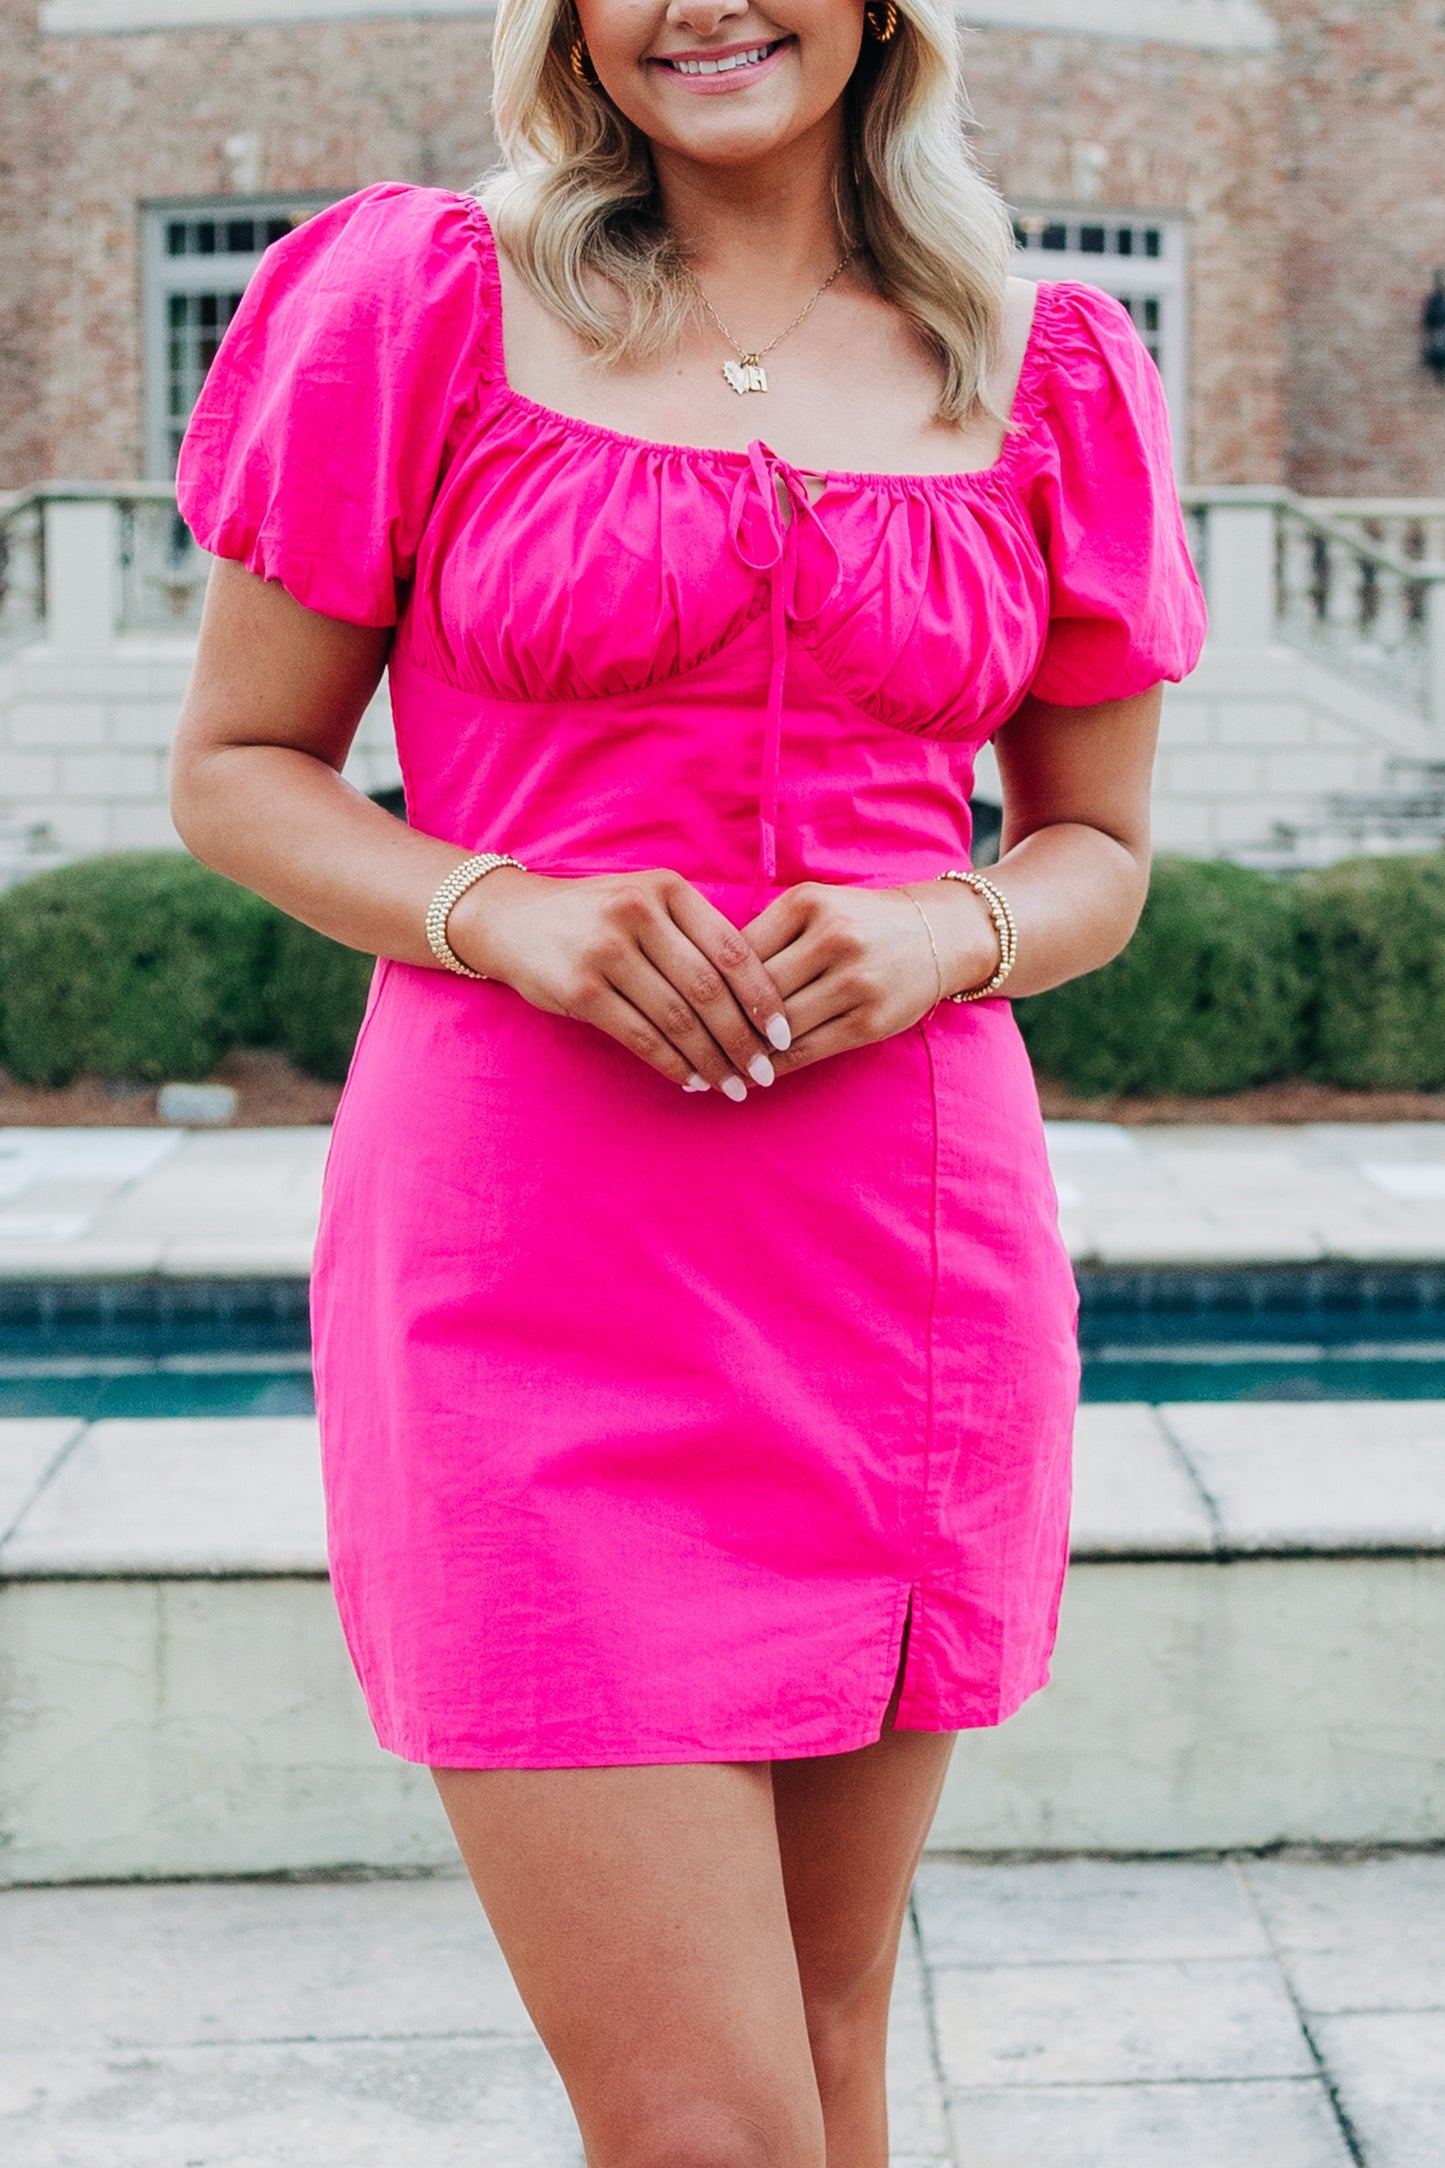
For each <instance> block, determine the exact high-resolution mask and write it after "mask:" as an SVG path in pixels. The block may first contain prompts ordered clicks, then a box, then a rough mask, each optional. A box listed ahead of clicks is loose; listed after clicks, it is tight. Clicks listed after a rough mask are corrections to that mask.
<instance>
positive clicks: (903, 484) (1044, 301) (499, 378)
mask: <svg viewBox="0 0 1445 2168" xmlns="http://www.w3.org/2000/svg"><path fill="white" fill-rule="evenodd" d="M465 200H466V202H467V204H468V206H469V207H470V209H471V210H472V212H473V214H474V215H473V219H472V224H473V227H474V230H475V231H476V232H477V233H478V235H479V237H480V239H481V241H482V244H483V245H482V247H481V248H480V250H479V252H478V253H479V255H480V257H481V260H482V266H483V269H484V271H485V273H486V277H487V280H488V283H489V285H490V286H491V289H492V311H491V326H490V334H491V346H492V353H493V361H494V365H495V366H494V381H495V383H496V386H497V389H498V391H499V393H500V395H501V396H502V398H503V399H505V400H506V401H507V403H508V405H510V406H513V407H519V408H521V409H522V410H523V411H524V412H525V413H529V414H533V415H535V416H536V417H537V419H538V420H539V421H545V422H549V423H551V424H552V425H553V427H555V428H560V429H562V430H566V431H569V432H572V433H575V434H577V435H579V436H586V437H593V438H596V439H599V440H600V441H602V442H603V443H610V444H617V445H621V446H623V447H624V448H625V449H626V450H629V451H634V452H646V453H649V454H651V455H653V456H655V457H658V458H668V459H683V460H704V461H718V462H721V463H722V464H723V465H724V466H727V467H730V468H733V469H738V468H742V467H745V466H746V465H747V464H748V458H749V455H748V453H747V452H746V451H740V452H739V451H733V450H731V449H730V448H729V447H728V446H727V445H722V444H673V443H668V442H667V441H666V440H664V439H663V438H660V437H639V436H634V435H632V434H631V433H630V432H629V431H627V430H625V429H613V428H610V427H609V426H608V424H607V423H606V422H590V421H587V420H585V419H584V417H583V416H582V415H580V414H564V413H563V412H562V411H561V409H560V407H550V406H546V405H544V404H543V403H542V401H541V400H539V399H533V398H530V397H529V396H528V394H527V393H526V392H523V391H518V390H517V388H516V386H515V385H514V384H513V383H512V381H511V378H510V377H509V376H508V374H507V340H506V319H505V308H504V300H503V294H502V272H501V262H500V252H499V250H498V247H497V239H496V235H495V233H494V232H493V231H492V222H491V219H490V217H489V216H488V214H487V209H486V206H485V205H484V204H483V202H482V201H481V198H480V197H479V196H468V197H467V198H466V199H465ZM1036 284H1037V295H1036V298H1035V301H1034V308H1033V315H1032V317H1031V319H1030V322H1029V332H1028V337H1027V339H1026V340H1025V342H1024V352H1023V359H1022V361H1021V363H1020V365H1019V373H1018V380H1017V382H1016V384H1015V385H1014V395H1013V400H1012V403H1011V404H1010V407H1009V411H1008V419H1007V422H1006V424H1005V435H1004V441H1003V445H1002V447H1001V448H1000V450H999V452H998V455H997V457H996V458H994V459H992V460H991V461H990V462H989V464H988V465H987V466H986V467H961V468H959V469H958V470H957V471H949V470H946V469H945V470H944V471H942V472H940V473H936V474H911V473H901V472H900V473H889V472H881V473H867V472H864V471H862V470H860V469H854V468H848V467H799V466H795V465H794V463H793V462H792V461H791V460H788V459H783V458H781V457H779V455H778V454H777V453H775V452H774V451H772V449H771V447H769V446H767V445H766V443H764V449H765V450H766V451H767V453H768V457H769V459H770V460H772V461H773V462H774V463H775V464H776V465H777V466H778V467H780V468H783V469H784V470H786V471H787V472H789V473H792V474H796V475H797V476H798V477H799V479H800V480H802V481H805V482H806V481H818V482H821V483H822V484H823V488H822V489H821V490H820V491H819V493H818V496H817V497H816V498H814V499H813V501H814V502H815V503H818V502H821V500H822V498H823V497H824V496H826V495H827V493H828V490H829V489H830V488H831V487H832V486H833V485H834V484H843V485H848V484H851V485H852V486H854V487H855V488H878V489H893V490H899V489H905V490H918V489H924V488H927V487H929V486H931V485H933V484H939V485H941V486H943V487H945V488H948V489H957V488H960V487H965V488H966V487H974V488H980V487H981V488H988V487H990V486H996V485H997V484H998V483H999V482H1001V481H1006V480H1007V479H1008V478H1009V476H1010V475H1011V472H1012V468H1013V463H1014V459H1015V457H1016V455H1017V453H1018V451H1019V449H1020V447H1021V446H1022V445H1023V444H1024V443H1025V442H1026V441H1027V438H1028V435H1029V424H1030V422H1031V421H1032V419H1033V411H1034V409H1033V392H1034V379H1035V377H1036V376H1037V374H1038V373H1039V371H1040V370H1041V368H1042V366H1043V362H1044V358H1045V351H1044V350H1045V346H1046V343H1047V342H1046V340H1045V337H1044V330H1045V321H1046V318H1047V315H1048V311H1049V309H1050V307H1051V306H1052V303H1053V297H1054V291H1055V287H1056V284H1057V282H1056V281H1054V280H1051V279H1039V280H1038V281H1037V282H1036ZM759 441H760V442H762V441H763V440H761V439H760V440H759Z"/></svg>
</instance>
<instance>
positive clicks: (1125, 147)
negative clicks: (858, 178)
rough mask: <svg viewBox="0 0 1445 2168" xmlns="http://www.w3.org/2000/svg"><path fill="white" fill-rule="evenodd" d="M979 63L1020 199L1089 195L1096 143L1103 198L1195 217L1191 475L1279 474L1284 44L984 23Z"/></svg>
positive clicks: (987, 139) (996, 158) (974, 94)
mask: <svg viewBox="0 0 1445 2168" xmlns="http://www.w3.org/2000/svg"><path fill="white" fill-rule="evenodd" d="M965 66H966V70H967V77H968V85H969V91H970V95H971V98H972V102H973V106H974V111H975V113H976V115H977V118H978V121H979V124H980V136H979V143H980V148H981V150H982V152H983V156H984V160H985V163H986V164H987V165H988V166H989V168H990V170H991V171H992V172H993V173H994V175H995V178H996V179H997V180H998V181H999V182H1000V184H1001V186H1002V187H1003V190H1004V192H1005V194H1006V195H1007V196H1008V197H1009V198H1010V200H1011V201H1014V202H1025V201H1029V200H1032V201H1035V202H1043V203H1050V204H1054V203H1057V204H1059V205H1060V206H1064V205H1067V204H1069V203H1070V202H1073V201H1078V200H1079V198H1078V196H1077V193H1076V189H1077V180H1076V170H1075V169H1076V166H1077V165H1078V164H1079V163H1080V159H1079V157H1078V155H1077V154H1078V153H1079V152H1081V151H1082V152H1083V153H1084V162H1085V163H1086V164H1087V165H1088V167H1089V168H1090V170H1091V177H1092V179H1093V185H1094V186H1095V187H1097V190H1098V195H1097V201H1098V202H1099V203H1100V204H1101V205H1106V206H1108V207H1110V208H1112V209H1118V210H1131V209H1138V210H1141V211H1152V212H1155V213H1158V214H1160V215H1172V216H1176V217H1182V218H1184V219H1185V220H1186V221H1187V231H1188V246H1189V261H1190V292H1189V305H1190V317H1191V346H1192V364H1191V378H1192V381H1191V385H1190V447H1189V459H1188V463H1187V464H1188V468H1189V472H1190V475H1191V477H1192V478H1193V479H1194V480H1195V481H1199V482H1272V481H1277V480H1279V479H1280V478H1281V468H1282V461H1283V457H1284V443H1283V416H1284V409H1283V384H1282V370H1283V362H1284V342H1283V337H1282V332H1281V325H1280V314H1281V301H1280V263H1279V228H1280V189H1279V170H1278V151H1277V143H1278V93H1277V88H1276V83H1275V74H1274V64H1273V58H1272V56H1271V55H1269V54H1267V53H1231V52H1217V51H1216V52H1201V51H1197V50H1194V49H1191V48H1190V47H1188V46H1182V45H1164V44H1150V43H1146V42H1143V41H1139V42H1136V41H1134V40H1127V39H1121V38H1086V37H1077V36H1064V35H1057V34H1054V33H1044V32H1024V31H1013V30H979V31H975V32H973V33H972V34H971V35H970V36H969V37H968V39H967V43H966V45H965ZM1095 147H1097V152H1100V153H1102V158H1098V157H1097V156H1096V154H1095Z"/></svg>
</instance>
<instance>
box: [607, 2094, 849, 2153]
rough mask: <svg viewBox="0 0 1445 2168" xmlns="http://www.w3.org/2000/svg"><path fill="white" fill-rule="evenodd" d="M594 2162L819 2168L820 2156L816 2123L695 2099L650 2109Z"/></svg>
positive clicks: (819, 2131) (779, 2111) (780, 2111)
mask: <svg viewBox="0 0 1445 2168" xmlns="http://www.w3.org/2000/svg"><path fill="white" fill-rule="evenodd" d="M592 2158H593V2153H592V2149H591V2147H590V2146H589V2149H588V2159H589V2160H591V2159H592ZM596 2158H597V2162H598V2168H604V2164H605V2168H823V2159H824V2154H823V2137H822V2128H821V2121H819V2122H818V2124H817V2126H816V2128H815V2127H813V2126H812V2125H811V2124H810V2121H809V2119H808V2118H806V2117H805V2116H802V2115H799V2114H793V2113H789V2112H788V2111H787V2110H786V2109H781V2108H780V2109H776V2110H772V2111H769V2110H768V2109H767V2108H757V2109H752V2110H749V2109H746V2108H743V2107H735V2106H732V2105H730V2104H728V2103H726V2102H723V2101H716V2100H708V2099H704V2098H697V2099H691V2100H678V2101H673V2102H670V2103H668V2104H667V2105H665V2106H658V2107H655V2108H653V2109H652V2110H651V2111H650V2112H649V2113H647V2114H645V2115H644V2116H642V2117H641V2118H639V2119H638V2120H637V2121H635V2122H634V2123H633V2124H632V2126H631V2127H630V2128H629V2129H628V2130H626V2131H616V2132H614V2133H613V2134H612V2137H611V2141H610V2142H606V2143H604V2144H603V2145H602V2146H601V2148H600V2149H599V2150H598V2151H597V2154H596Z"/></svg>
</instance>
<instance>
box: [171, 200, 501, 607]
mask: <svg viewBox="0 0 1445 2168" xmlns="http://www.w3.org/2000/svg"><path fill="white" fill-rule="evenodd" d="M476 214H477V207H476V205H475V204H474V203H472V202H471V201H470V199H468V198H466V197H462V196H452V195H448V194H446V193H444V192H443V191H441V190H439V189H426V188H407V187H401V186H385V187H379V188H368V189H366V190H364V191H363V192H362V193H361V194H360V195H358V196H352V197H350V198H348V199H347V201H345V202H344V203H338V204H334V205H332V206H331V208H330V209H328V210H325V211H321V212H318V213H317V215H316V216H315V217H314V218H311V219H308V220H307V222H306V224H305V225H303V226H299V227H297V229H296V230H295V232H294V233H291V234H288V235H287V236H286V237H285V238H284V239H282V240H280V241H277V242H275V243H274V244H273V245H272V246H271V247H270V248H269V249H268V250H267V251H266V254H265V256H264V257H263V258H262V260H261V263H260V266H259V267H258V269H257V271H256V274H255V276H254V278H253V279H252V281H251V284H250V285H249V287H248V288H247V289H246V293H245V296H244V298H243V299H242V302H241V305H240V308H239V309H238V311H237V313H236V315H235V317H234V319H233V320H232V322H231V325H230V327H229V329H228V330H227V332H226V335H225V337H224V338H223V339H222V341H221V345H220V349H219V351H218V352H217V355H216V358H215V360H214V362H213V363H212V365H211V370H210V373H209V375H208V376H207V378H206V381H205V385H204V387H203V388H202V391H201V396H200V399H199V401H198V402H197V405H196V409H195V413H194V414H193V416H192V418H191V423H190V427H189V429H188V430H187V432H186V439H185V443H184V444H183V446H182V448H181V459H180V469H179V473H178V477H177V493H178V499H179V504H180V509H181V513H182V516H183V517H184V519H185V521H186V523H187V525H188V526H189V527H190V529H191V532H192V534H194V536H195V538H196V540H197V541H198V542H199V543H200V545H201V547H202V548H203V549H207V550H210V551H211V552H212V553H213V554H214V555H216V556H218V557H227V558H232V559H234V560H235V561H236V562H237V563H238V564H243V565H245V566H246V567H247V569H248V570H249V571H252V572H255V573H258V574H259V575H260V576H261V578H262V579H267V580H279V581H280V583H281V585H282V586H283V587H285V588H286V589H287V591H288V593H290V594H291V595H293V596H294V597H295V599H296V600H297V601H298V602H301V603H304V604H305V606H306V607H307V608H308V609H311V610H318V611H320V612H321V613H322V614H323V615H325V616H327V617H339V618H344V619H346V620H347V621H348V622H350V623H351V624H355V625H391V624H395V622H396V620H397V617H398V615H399V612H400V608H401V603H402V596H401V594H400V593H399V590H401V589H403V588H404V586H405V584H406V582H407V581H409V580H410V579H411V577H412V574H413V571H414V569H415V564H416V552H417V545H418V542H419V540H420V537H421V533H422V530H423V528H424V527H425V525H426V521H427V517H428V514H429V512H430V509H431V505H432V501H433V498H434V496H435V494H436V490H437V486H438V483H439V481H440V478H441V474H442V471H443V467H444V462H445V458H446V451H447V441H448V437H449V435H450V433H451V432H452V430H453V428H454V426H455V424H456V422H457V419H458V416H459V413H460V411H461V410H462V409H463V407H465V405H466V404H467V402H468V401H469V399H471V398H472V397H473V396H474V394H475V391H476V387H477V384H478V381H479V373H480V372H481V371H482V369H483V368H484V365H485V360H486V356H487V353H488V343H487V337H486V329H487V325H488V322H489V321H490V303H491V296H490V293H489V291H488V287H487V280H486V267H485V262H484V259H483V256H482V252H481V251H480V249H479V248H478V245H477V238H476V232H475V227H474V219H475V217H476Z"/></svg>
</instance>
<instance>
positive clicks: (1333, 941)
mask: <svg viewBox="0 0 1445 2168" xmlns="http://www.w3.org/2000/svg"><path fill="white" fill-rule="evenodd" d="M1299 906H1300V917H1301V928H1300V937H1301V942H1302V944H1303V950H1304V957H1305V962H1306V967H1307V969H1308V971H1309V975H1310V978H1311V981H1312V999H1311V1003H1310V1014H1309V1019H1308V1022H1309V1044H1308V1060H1307V1067H1308V1070H1309V1073H1310V1075H1311V1076H1314V1077H1317V1078H1319V1079H1320V1081H1321V1082H1323V1083H1329V1084H1341V1085H1345V1086H1349V1087H1353V1088H1354V1089H1356V1090H1359V1091H1435V1090H1438V1089H1439V1088H1440V1087H1441V1086H1442V1085H1445V858H1442V857H1441V856H1439V855H1438V854H1432V855H1431V856H1430V857H1428V858H1427V857H1419V858H1415V857H1402V858H1351V859H1346V860H1345V861H1344V862H1343V863H1341V864H1340V865H1336V866H1329V867H1327V868H1325V870H1324V871H1322V872H1319V873H1311V874H1306V875H1305V876H1304V877H1303V878H1302V879H1301V880H1300V882H1299Z"/></svg>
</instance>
